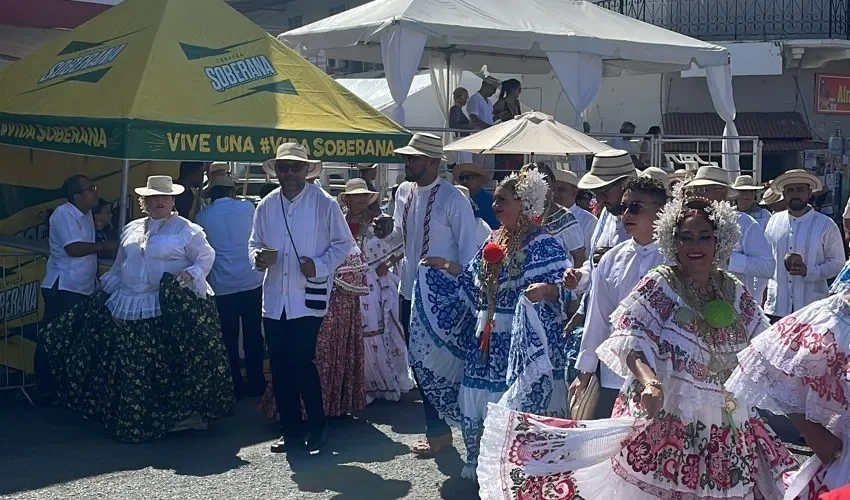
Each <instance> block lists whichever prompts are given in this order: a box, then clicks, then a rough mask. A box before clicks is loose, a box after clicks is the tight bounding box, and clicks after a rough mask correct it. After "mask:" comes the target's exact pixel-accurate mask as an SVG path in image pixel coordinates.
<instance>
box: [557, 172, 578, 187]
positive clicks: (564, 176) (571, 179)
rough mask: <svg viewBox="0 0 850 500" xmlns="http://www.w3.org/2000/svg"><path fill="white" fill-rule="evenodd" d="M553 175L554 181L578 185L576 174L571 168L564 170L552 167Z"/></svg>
mask: <svg viewBox="0 0 850 500" xmlns="http://www.w3.org/2000/svg"><path fill="white" fill-rule="evenodd" d="M552 173H553V174H554V175H555V182H563V183H565V184H569V185H571V186H578V174H576V173H575V172H573V171H572V170H564V169H562V168H555V169H552Z"/></svg>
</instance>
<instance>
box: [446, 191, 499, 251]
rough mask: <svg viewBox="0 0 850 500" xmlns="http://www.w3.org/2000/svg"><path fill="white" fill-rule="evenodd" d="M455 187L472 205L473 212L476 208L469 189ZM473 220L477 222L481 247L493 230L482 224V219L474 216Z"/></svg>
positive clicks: (484, 223)
mask: <svg viewBox="0 0 850 500" xmlns="http://www.w3.org/2000/svg"><path fill="white" fill-rule="evenodd" d="M455 187H456V188H457V190H458V191H460V192H461V193H463V195H464V196H466V198H467V199H468V200H469V203H470V204H471V205H472V211H473V212H475V210H476V209H477V208H478V207H476V206H475V202H474V201H472V198H470V197H469V189H467V188H466V186H462V185H457V186H455ZM475 218H476V220H478V242H479V244H480V245H483V244H484V243H485V242H486V241H487V238H489V237H490V233H492V232H493V230H492V229H491V228H490V226H489V225H488V224H487V223H486V222H484V219H482V218H481V217H478V216H476V217H475Z"/></svg>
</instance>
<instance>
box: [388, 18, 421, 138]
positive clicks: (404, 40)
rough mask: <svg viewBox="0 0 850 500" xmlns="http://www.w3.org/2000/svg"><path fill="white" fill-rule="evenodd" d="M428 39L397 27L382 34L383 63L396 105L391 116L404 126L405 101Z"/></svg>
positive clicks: (417, 33)
mask: <svg viewBox="0 0 850 500" xmlns="http://www.w3.org/2000/svg"><path fill="white" fill-rule="evenodd" d="M427 39H428V36H427V35H425V34H423V33H419V32H416V31H411V30H406V29H403V28H402V27H400V26H398V25H396V26H393V27H392V28H391V29H389V30H387V31H385V32H383V33H381V60H382V61H383V63H384V73H385V74H386V76H387V85H388V86H389V89H390V94H391V95H392V96H393V101H394V102H395V109H394V110H393V113H392V115H393V116H392V117H393V120H395V121H396V122H397V123H399V124H401V125H404V121H405V116H404V101H405V100H406V99H407V94H408V93H409V92H410V84H411V83H413V77H414V76H416V72H417V70H418V69H419V61H420V60H421V59H422V52H423V51H424V50H425V41H426V40H427Z"/></svg>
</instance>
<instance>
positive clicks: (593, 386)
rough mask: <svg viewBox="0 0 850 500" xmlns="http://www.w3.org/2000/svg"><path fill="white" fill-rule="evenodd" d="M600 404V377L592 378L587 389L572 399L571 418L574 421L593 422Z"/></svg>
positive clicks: (594, 375)
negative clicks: (597, 406)
mask: <svg viewBox="0 0 850 500" xmlns="http://www.w3.org/2000/svg"><path fill="white" fill-rule="evenodd" d="M597 403H599V376H598V375H597V374H596V373H594V374H593V375H591V376H590V381H589V382H588V383H587V388H586V389H585V390H584V391H583V392H582V393H581V394H578V395H575V394H574V395H573V397H571V398H570V418H571V419H573V420H593V414H594V412H596V405H597Z"/></svg>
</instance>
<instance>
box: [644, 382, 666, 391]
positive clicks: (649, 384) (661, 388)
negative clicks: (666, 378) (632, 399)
mask: <svg viewBox="0 0 850 500" xmlns="http://www.w3.org/2000/svg"><path fill="white" fill-rule="evenodd" d="M650 387H655V388H656V389H658V390H659V391H661V392H664V385H663V384H662V383H661V381H660V380H658V379H652V380H647V381H646V383H645V384H643V390H647V389H649V388H650Z"/></svg>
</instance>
